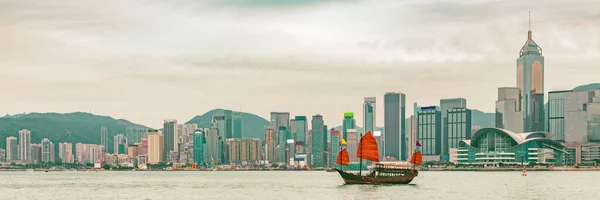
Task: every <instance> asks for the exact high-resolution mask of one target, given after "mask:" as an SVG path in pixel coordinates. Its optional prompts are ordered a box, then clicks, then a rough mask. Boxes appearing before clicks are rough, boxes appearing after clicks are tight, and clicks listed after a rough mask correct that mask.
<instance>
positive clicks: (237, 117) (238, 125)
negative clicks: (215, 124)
mask: <svg viewBox="0 0 600 200" xmlns="http://www.w3.org/2000/svg"><path fill="white" fill-rule="evenodd" d="M242 125H243V122H242V113H241V112H233V137H234V138H242V130H243V129H242Z"/></svg>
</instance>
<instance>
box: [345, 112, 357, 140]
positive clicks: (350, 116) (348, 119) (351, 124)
mask: <svg viewBox="0 0 600 200" xmlns="http://www.w3.org/2000/svg"><path fill="white" fill-rule="evenodd" d="M348 129H356V120H355V119H354V113H352V112H346V113H344V120H343V121H342V135H343V137H344V139H345V138H348Z"/></svg>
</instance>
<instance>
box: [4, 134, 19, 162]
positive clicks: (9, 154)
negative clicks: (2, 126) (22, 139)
mask: <svg viewBox="0 0 600 200" xmlns="http://www.w3.org/2000/svg"><path fill="white" fill-rule="evenodd" d="M18 155H19V148H18V145H17V138H16V137H13V136H10V137H6V162H11V161H12V162H14V161H17V160H19V156H18Z"/></svg>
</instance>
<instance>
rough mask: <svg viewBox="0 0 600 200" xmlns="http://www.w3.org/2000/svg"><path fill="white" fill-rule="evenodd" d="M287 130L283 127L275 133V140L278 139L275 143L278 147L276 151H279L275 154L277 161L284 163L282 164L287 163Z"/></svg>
mask: <svg viewBox="0 0 600 200" xmlns="http://www.w3.org/2000/svg"><path fill="white" fill-rule="evenodd" d="M287 133H288V130H287V129H286V127H285V126H280V127H279V130H278V131H277V138H278V139H279V141H278V142H277V145H278V147H279V148H278V149H279V151H278V152H277V154H278V155H279V161H281V162H284V163H289V162H288V157H287V154H288V152H287V150H286V149H287V147H288V146H287V139H288V137H287V136H288V134H287Z"/></svg>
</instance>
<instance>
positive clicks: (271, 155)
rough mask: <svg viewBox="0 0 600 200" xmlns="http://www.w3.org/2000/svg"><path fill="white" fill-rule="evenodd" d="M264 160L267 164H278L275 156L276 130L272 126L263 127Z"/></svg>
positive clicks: (277, 158)
mask: <svg viewBox="0 0 600 200" xmlns="http://www.w3.org/2000/svg"><path fill="white" fill-rule="evenodd" d="M264 129H265V159H266V160H267V161H269V163H276V162H279V157H278V155H277V152H278V151H277V140H276V138H277V129H275V127H273V126H265V128H264Z"/></svg>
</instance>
